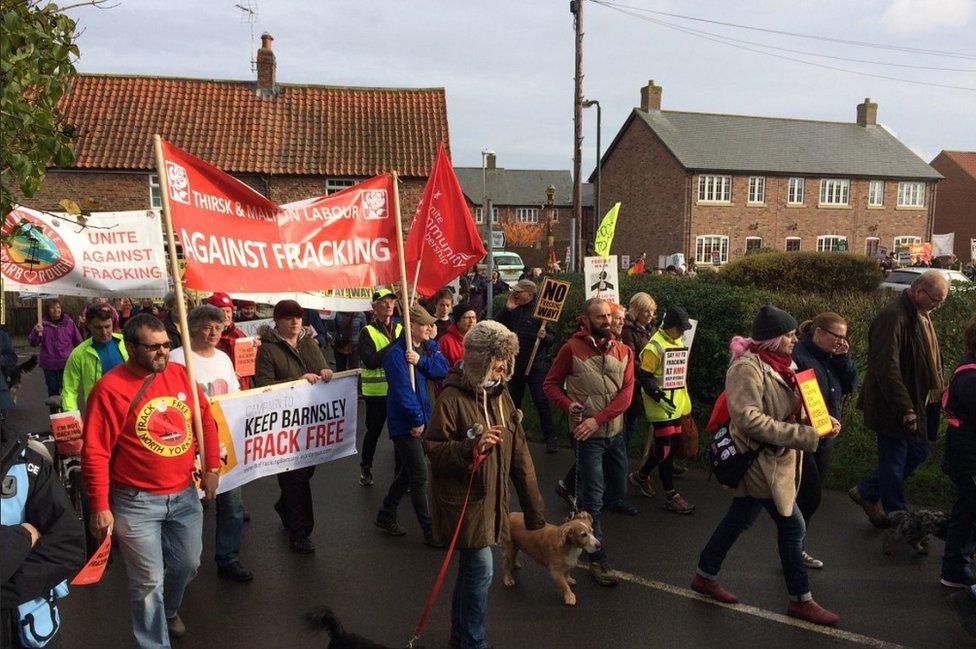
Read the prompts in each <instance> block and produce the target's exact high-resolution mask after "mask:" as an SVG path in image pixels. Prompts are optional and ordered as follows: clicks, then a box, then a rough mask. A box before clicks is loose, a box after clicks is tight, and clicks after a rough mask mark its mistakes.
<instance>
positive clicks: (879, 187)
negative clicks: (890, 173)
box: [868, 180, 884, 207]
mask: <svg viewBox="0 0 976 649" xmlns="http://www.w3.org/2000/svg"><path fill="white" fill-rule="evenodd" d="M868 207H884V181H883V180H872V181H870V182H868Z"/></svg>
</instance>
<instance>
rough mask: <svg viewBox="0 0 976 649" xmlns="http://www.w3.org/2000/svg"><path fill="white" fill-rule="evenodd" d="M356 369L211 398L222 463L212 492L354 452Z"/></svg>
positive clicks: (225, 489) (222, 490)
mask: <svg viewBox="0 0 976 649" xmlns="http://www.w3.org/2000/svg"><path fill="white" fill-rule="evenodd" d="M358 374H359V372H358V371H353V372H342V373H339V374H336V375H334V376H333V377H332V380H331V381H328V382H325V381H319V382H318V383H316V384H314V385H312V384H311V383H309V382H308V381H306V380H305V379H300V380H298V381H291V382H289V383H282V384H280V385H274V386H271V387H267V388H257V389H254V390H246V391H244V392H234V393H231V394H228V395H221V396H217V397H213V398H212V400H211V403H212V412H213V416H214V419H215V420H216V421H217V431H218V434H219V436H220V460H221V463H222V467H221V474H220V486H219V487H218V488H217V492H218V493H224V492H225V491H229V490H231V489H234V488H235V487H239V486H241V485H243V484H247V483H248V482H251V481H252V480H256V479H257V478H262V477H264V476H269V475H274V474H276V473H282V472H283V471H291V470H292V469H300V468H302V467H306V466H314V465H316V464H322V463H323V462H329V461H331V460H338V459H339V458H343V457H346V456H347V455H354V454H355V453H356V405H357V402H356V399H357V386H358V382H359V381H358Z"/></svg>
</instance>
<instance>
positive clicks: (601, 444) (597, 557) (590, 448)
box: [579, 435, 627, 562]
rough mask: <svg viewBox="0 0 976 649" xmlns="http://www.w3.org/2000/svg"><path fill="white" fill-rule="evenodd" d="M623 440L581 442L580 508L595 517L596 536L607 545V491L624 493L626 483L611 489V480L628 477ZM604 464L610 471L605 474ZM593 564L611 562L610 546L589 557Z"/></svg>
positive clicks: (617, 438)
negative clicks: (604, 516)
mask: <svg viewBox="0 0 976 649" xmlns="http://www.w3.org/2000/svg"><path fill="white" fill-rule="evenodd" d="M623 441H624V440H623V438H622V437H621V436H620V435H614V436H613V437H609V438H596V439H594V438H590V439H587V440H583V441H582V442H579V493H580V499H581V501H582V502H581V503H579V506H580V508H581V509H583V510H584V511H587V512H589V514H590V516H592V517H593V535H594V536H596V538H597V539H599V540H600V542H601V544H602V542H603V527H602V526H601V525H600V512H601V511H602V510H603V494H604V492H605V491H608V490H609V491H611V492H614V491H616V492H617V493H624V490H625V489H626V483H624V484H623V485H614V486H613V487H612V488H610V489H608V487H607V484H608V479H609V480H617V481H619V480H620V477H623V479H624V480H626V476H627V454H626V452H625V451H624V444H623ZM604 464H606V466H607V469H608V471H607V472H606V474H605V473H604ZM618 489H619V491H618ZM588 557H589V559H590V561H594V562H601V561H603V560H604V559H606V558H607V551H606V546H605V545H603V546H602V547H601V548H600V549H599V550H597V551H596V552H594V553H592V554H589V555H588Z"/></svg>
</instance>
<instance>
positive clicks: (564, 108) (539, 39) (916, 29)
mask: <svg viewBox="0 0 976 649" xmlns="http://www.w3.org/2000/svg"><path fill="white" fill-rule="evenodd" d="M613 2H615V3H616V4H617V5H625V6H630V7H637V8H643V9H653V10H657V11H665V12H672V13H679V14H685V15H689V16H695V17H702V18H707V19H710V20H716V21H725V22H733V23H739V24H746V25H750V26H755V27H762V28H769V29H776V30H783V31H792V32H801V33H805V34H814V35H819V36H828V37H832V38H841V39H848V40H859V41H869V42H873V43H883V44H886V45H892V46H899V47H906V48H921V49H927V50H940V51H943V52H951V53H956V54H962V55H965V57H964V58H959V57H956V58H952V57H946V56H933V55H925V54H918V53H903V52H898V51H891V50H885V49H878V48H864V47H855V46H848V45H841V44H837V43H828V42H822V41H817V40H808V39H802V38H798V37H791V36H782V35H775V34H768V33H763V32H758V31H750V30H744V29H739V28H731V27H725V26H719V25H714V24H706V23H701V22H690V21H687V20H681V19H678V18H671V17H666V16H660V15H653V14H646V13H644V14H642V15H644V16H649V17H652V18H655V19H658V20H665V21H668V22H670V23H672V24H675V25H680V26H682V27H685V28H692V29H698V30H703V31H708V32H712V33H714V34H719V35H722V36H725V37H731V38H737V39H741V40H744V41H752V42H754V43H760V44H765V45H773V46H776V47H780V48H789V49H793V50H801V51H804V52H815V53H819V54H827V55H830V56H840V57H848V58H855V59H865V60H869V61H878V62H889V63H898V64H901V65H907V66H928V67H941V68H957V69H962V70H963V71H961V72H955V71H943V70H938V71H933V70H921V69H914V68H904V67H889V66H882V65H872V64H867V63H855V62H849V61H842V60H836V59H826V58H816V57H813V56H809V55H805V54H795V53H788V52H783V51H778V54H780V55H782V56H789V57H794V58H802V59H805V60H810V61H816V62H818V63H821V64H824V65H831V66H834V67H840V68H849V69H855V70H861V71H867V72H871V73H875V74H881V75H887V76H891V77H898V78H900V79H910V80H918V81H926V82H931V83H938V84H945V85H952V86H964V87H968V88H970V90H956V89H950V88H942V87H930V86H921V85H913V84H909V83H904V82H902V81H897V80H887V79H878V78H870V77H864V76H859V75H854V74H848V73H845V72H840V71H834V70H828V69H823V68H818V67H811V66H808V65H804V64H802V63H797V62H793V61H787V60H782V59H778V58H773V57H770V56H765V55H763V54H759V53H755V52H752V51H747V50H743V49H739V48H735V47H730V46H728V45H726V44H721V43H716V42H711V41H708V40H704V39H702V38H699V37H697V36H693V35H689V34H686V33H682V32H678V31H676V30H674V29H670V28H667V27H663V26H660V25H657V24H652V23H650V22H647V21H645V20H641V19H638V18H634V17H631V16H628V15H624V14H622V13H619V12H618V11H614V10H611V9H609V8H607V7H605V6H601V5H598V4H594V3H593V2H589V1H587V2H586V6H585V8H584V27H585V32H586V36H585V39H584V60H583V65H584V73H585V75H586V76H585V79H584V82H583V88H584V94H585V96H587V97H589V98H593V99H597V100H599V101H600V103H601V105H602V107H603V143H604V147H606V146H607V145H608V144H609V143H610V142H611V141H612V139H613V137H614V135H615V134H616V132H617V130H618V129H619V128H620V126H621V125H622V124H623V121H624V120H625V119H626V117H627V115H628V114H629V112H630V111H631V110H632V109H633V107H635V106H637V105H638V104H639V100H640V94H639V91H640V87H641V86H643V85H644V84H646V83H647V81H648V79H654V80H655V81H656V82H657V83H658V84H660V85H662V86H663V87H664V95H663V108H664V109H665V110H686V111H701V112H710V113H733V114H752V115H765V116H776V117H798V118H807V119H823V120H836V121H848V120H849V121H853V120H854V114H855V106H856V105H857V104H858V103H859V102H860V101H862V100H863V99H864V98H865V97H871V98H872V100H874V101H876V102H877V103H878V104H879V108H878V121H879V122H881V123H882V124H884V125H885V127H886V128H888V130H890V131H892V132H893V133H894V134H895V135H896V136H897V137H899V138H900V139H901V141H902V142H904V143H905V144H906V145H908V146H909V147H911V148H912V149H913V150H914V151H915V152H916V153H917V154H919V155H920V156H921V157H922V158H924V159H925V160H926V161H930V160H931V159H932V158H933V157H934V156H935V155H936V154H937V153H938V152H939V151H940V150H942V149H956V150H976V91H974V90H973V89H976V47H974V42H976V41H974V39H973V34H974V33H976V0H858V1H857V2H853V1H851V0H792V1H790V2H787V1H785V0H736V1H735V2H729V1H728V0H702V1H699V2H680V1H677V0H674V1H670V0H613ZM237 4H239V5H245V6H247V5H250V6H251V7H254V8H255V9H256V10H257V15H256V19H255V22H254V26H253V31H254V40H252V39H251V29H252V28H251V26H250V25H249V24H248V23H247V22H245V21H243V20H242V16H243V12H242V11H241V10H240V9H238V8H236V7H235V5H237ZM72 14H73V15H74V16H75V17H76V18H78V19H79V22H80V25H81V27H83V29H84V32H83V34H82V35H81V37H80V39H79V46H80V48H81V60H80V61H79V63H78V69H79V70H80V71H83V72H106V73H132V74H147V75H153V74H158V75H164V76H183V77H200V78H217V79H253V78H254V76H255V75H254V73H252V72H251V67H250V61H251V58H253V56H254V52H255V51H256V49H257V47H258V46H259V41H260V34H261V33H262V32H264V31H267V32H269V33H270V34H272V35H273V36H274V38H275V41H274V50H275V54H276V56H277V62H278V81H279V82H290V83H315V84H326V85H355V86H400V87H444V88H446V91H447V109H448V119H449V122H450V136H451V149H452V154H453V159H454V163H455V164H456V165H462V166H480V165H481V155H480V151H481V150H482V149H484V148H491V149H493V150H494V151H495V152H496V153H497V155H498V165H499V166H502V167H508V168H523V169H526V168H543V169H571V168H572V158H573V151H572V146H573V142H572V134H573V130H572V129H573V123H572V119H573V112H572V101H573V99H572V98H573V21H572V16H571V15H570V13H569V0H521V1H519V0H482V1H480V2H476V1H475V0H409V1H399V0H397V1H394V0H386V1H380V0H352V1H339V0H315V1H313V0H302V1H300V0H250V2H248V0H197V1H190V0H118V3H117V6H115V7H114V8H111V9H93V8H89V7H83V8H79V9H75V10H73V11H72ZM740 45H742V46H744V47H755V46H754V45H751V44H746V43H740ZM595 134H596V111H595V109H592V108H591V109H587V110H585V111H584V135H585V140H584V144H583V146H584V151H585V157H584V167H583V169H584V175H586V174H588V173H589V172H590V171H591V170H592V168H593V163H594V160H595V146H596V141H595Z"/></svg>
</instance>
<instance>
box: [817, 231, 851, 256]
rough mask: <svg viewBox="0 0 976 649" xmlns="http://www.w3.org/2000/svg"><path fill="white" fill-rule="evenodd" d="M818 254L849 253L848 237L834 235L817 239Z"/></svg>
mask: <svg viewBox="0 0 976 649" xmlns="http://www.w3.org/2000/svg"><path fill="white" fill-rule="evenodd" d="M817 252H847V237H840V236H837V235H834V234H827V235H824V236H822V237H817Z"/></svg>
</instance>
